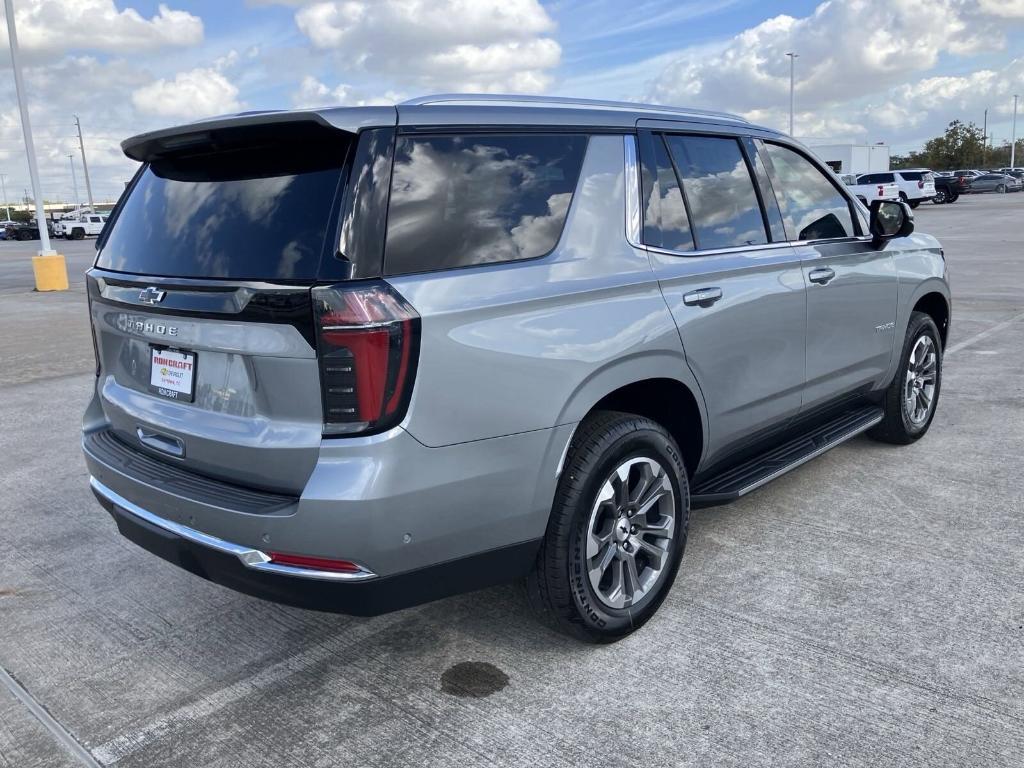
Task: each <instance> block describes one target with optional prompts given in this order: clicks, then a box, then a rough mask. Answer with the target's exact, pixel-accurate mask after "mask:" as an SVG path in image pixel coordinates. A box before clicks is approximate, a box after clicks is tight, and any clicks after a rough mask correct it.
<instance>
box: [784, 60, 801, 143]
mask: <svg viewBox="0 0 1024 768" xmlns="http://www.w3.org/2000/svg"><path fill="white" fill-rule="evenodd" d="M786 55H787V56H789V135H790V136H792V135H793V92H794V90H795V89H796V60H797V59H799V58H800V54H799V53H793V52H789V53H787V54H786Z"/></svg>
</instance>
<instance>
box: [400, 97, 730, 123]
mask: <svg viewBox="0 0 1024 768" xmlns="http://www.w3.org/2000/svg"><path fill="white" fill-rule="evenodd" d="M429 104H453V105H462V106H477V105H480V104H495V105H501V104H506V105H513V104H525V105H532V106H550V107H569V108H572V107H578V108H586V107H593V108H595V109H616V110H622V111H627V112H659V113H661V114H666V113H670V114H675V115H692V116H696V117H718V118H724V119H727V120H734V121H736V122H739V123H747V122H749V121H748V120H747V119H746V118H745V117H741V116H740V115H734V114H732V113H731V112H718V111H715V110H710V109H689V108H686V107H668V106H664V105H661V104H641V103H639V102H632V101H604V100H601V99H576V98H569V97H566V96H525V95H519V94H507V93H436V94H431V95H429V96H417V97H416V98H414V99H408V100H407V101H403V102H400V103H399V106H410V107H412V106H426V105H429Z"/></svg>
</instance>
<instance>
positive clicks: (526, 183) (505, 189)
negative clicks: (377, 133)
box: [384, 133, 587, 275]
mask: <svg viewBox="0 0 1024 768" xmlns="http://www.w3.org/2000/svg"><path fill="white" fill-rule="evenodd" d="M586 148H587V137H586V136H583V135H576V134H505V135H483V134H480V135H476V134H468V133H467V134H459V135H443V136H400V137H399V139H398V142H397V144H396V147H395V161H394V170H393V172H392V181H391V199H390V202H389V205H388V224H387V236H386V243H385V251H384V268H385V272H386V273H387V274H389V275H400V274H409V273H414V272H427V271H432V270H439V269H452V268H456V267H468V266H474V265H480V264H493V263H498V262H507V261H516V260H520V259H532V258H536V257H538V256H544V255H545V254H547V253H549V252H550V251H551V250H552V249H553V248H554V247H555V245H556V244H557V243H558V239H559V237H560V236H561V233H562V228H563V226H564V224H565V219H566V216H567V215H568V211H569V204H570V202H571V201H572V195H573V191H574V190H575V189H576V182H577V180H578V179H579V174H580V168H581V167H582V165H583V156H584V154H585V153H586Z"/></svg>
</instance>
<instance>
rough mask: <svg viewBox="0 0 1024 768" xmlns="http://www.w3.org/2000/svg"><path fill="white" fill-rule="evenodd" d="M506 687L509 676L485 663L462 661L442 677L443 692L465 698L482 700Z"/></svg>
mask: <svg viewBox="0 0 1024 768" xmlns="http://www.w3.org/2000/svg"><path fill="white" fill-rule="evenodd" d="M506 685H508V675H506V674H505V673H504V672H502V671H501V670H500V669H498V668H497V667H496V666H494V665H493V664H488V663H486V662H483V661H462V662H459V663H458V664H453V665H452V666H450V667H448V669H446V670H445V671H444V674H442V675H441V692H442V693H447V694H451V695H452V696H460V697H463V698H472V699H482V698H484V697H485V696H490V695H491V694H492V693H497V692H498V691H500V690H501V689H502V688H504V687H505V686H506Z"/></svg>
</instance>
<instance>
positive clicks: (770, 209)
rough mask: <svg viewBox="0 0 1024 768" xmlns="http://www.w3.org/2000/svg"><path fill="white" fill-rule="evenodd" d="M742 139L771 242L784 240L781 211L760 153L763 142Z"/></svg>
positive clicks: (762, 149) (762, 150) (784, 231)
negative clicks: (750, 164) (752, 169)
mask: <svg viewBox="0 0 1024 768" xmlns="http://www.w3.org/2000/svg"><path fill="white" fill-rule="evenodd" d="M744 141H745V142H746V146H747V154H748V155H749V157H750V158H751V160H752V163H753V166H754V178H755V179H757V186H758V190H759V191H760V192H761V207H762V208H764V213H765V217H766V218H767V219H768V229H769V231H770V232H771V235H772V242H782V241H784V240H786V227H785V225H784V224H783V223H782V212H781V211H780V210H779V203H778V201H777V200H776V199H775V190H774V189H772V181H771V176H770V175H769V174H768V169H767V168H765V165H764V160H763V159H762V158H761V153H762V152H764V142H763V141H761V140H760V139H744Z"/></svg>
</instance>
